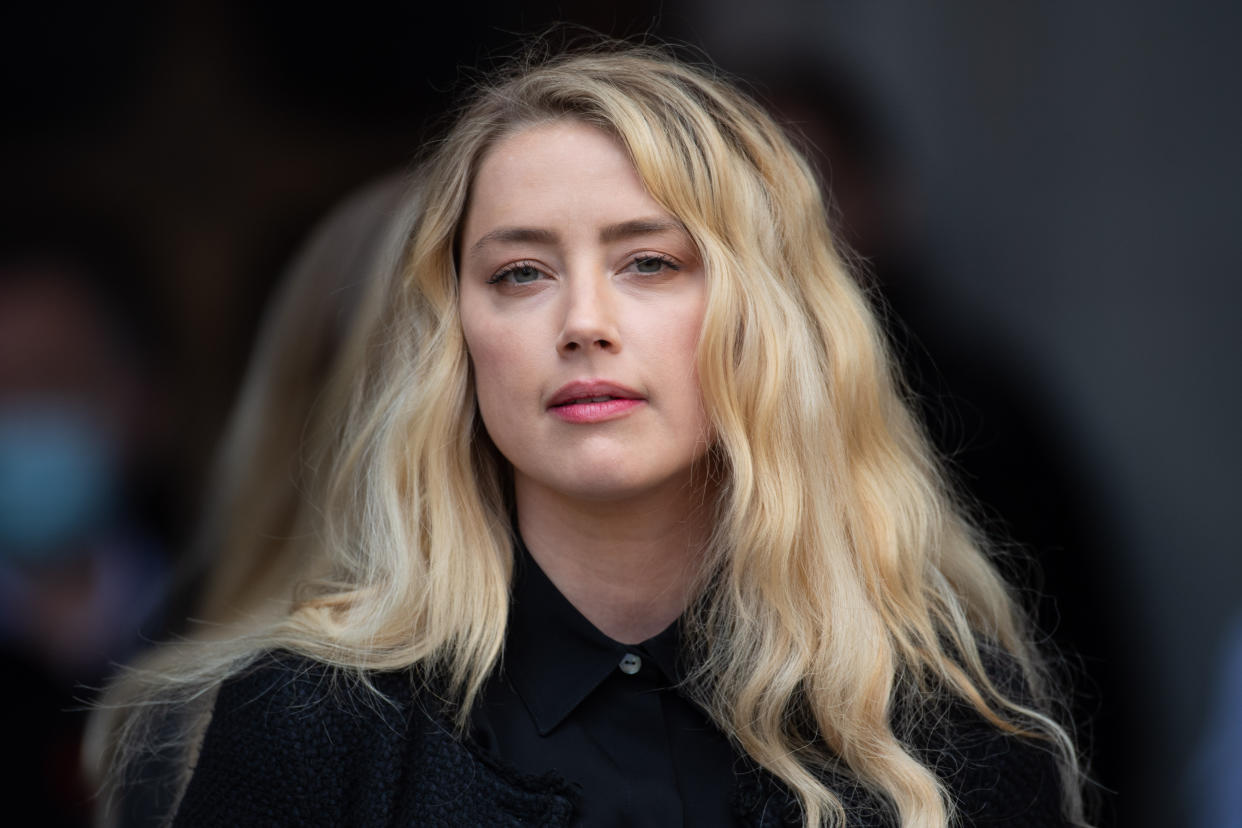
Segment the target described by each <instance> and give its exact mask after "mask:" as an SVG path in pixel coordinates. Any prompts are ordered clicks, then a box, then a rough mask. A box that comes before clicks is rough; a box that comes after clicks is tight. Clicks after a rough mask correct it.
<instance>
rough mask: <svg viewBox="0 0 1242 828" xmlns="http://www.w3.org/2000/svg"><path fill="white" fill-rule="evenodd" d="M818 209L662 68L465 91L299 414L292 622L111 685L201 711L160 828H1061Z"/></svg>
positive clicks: (718, 88) (1060, 734)
mask: <svg viewBox="0 0 1242 828" xmlns="http://www.w3.org/2000/svg"><path fill="white" fill-rule="evenodd" d="M814 181H815V179H814V177H813V175H812V173H811V171H810V170H809V169H808V167H807V165H806V164H805V162H804V161H803V160H802V159H801V157H800V156H799V155H798V154H797V153H796V152H795V151H794V150H793V149H792V148H791V146H790V143H789V141H788V140H787V139H786V137H785V136H784V135H783V134H782V133H781V131H780V129H779V128H778V127H777V126H776V125H774V124H773V123H772V121H771V120H770V119H769V118H768V117H767V116H766V115H765V114H764V113H763V112H762V111H761V110H760V109H759V108H758V107H756V106H755V105H754V104H753V103H751V102H750V101H749V100H748V99H746V98H745V97H744V96H742V95H741V94H739V93H738V92H736V91H735V90H733V89H731V88H730V87H728V86H727V85H725V84H723V83H721V82H720V81H718V80H716V79H715V78H713V77H712V76H711V75H710V74H708V73H706V72H704V71H702V70H699V69H695V68H692V67H688V66H685V65H682V64H680V63H678V62H676V61H674V60H672V59H670V58H669V57H668V56H666V55H664V54H662V53H659V52H653V51H646V50H639V49H631V48H628V47H615V48H613V47H610V48H605V49H601V50H597V51H594V52H590V53H582V54H577V55H570V56H563V57H559V58H554V59H551V60H546V61H543V62H540V63H537V64H535V65H528V66H524V67H520V68H518V69H515V70H514V71H513V72H512V73H510V74H509V75H507V76H506V77H504V78H502V79H501V80H500V81H498V82H497V83H496V84H495V85H492V86H489V87H487V88H484V89H482V90H481V91H480V93H479V94H478V96H477V98H476V99H475V100H474V102H473V103H472V104H470V105H469V106H468V107H467V108H466V109H465V110H464V111H463V113H462V114H461V116H460V117H459V119H458V121H457V123H456V125H455V126H454V127H453V128H452V130H451V131H450V132H449V134H448V135H447V137H446V138H445V139H444V140H443V141H442V142H440V143H439V144H437V145H436V146H435V148H434V151H433V152H432V154H431V157H430V158H429V159H428V160H427V161H426V163H425V164H424V165H423V167H422V172H421V175H420V181H419V185H418V189H419V191H420V192H422V193H424V194H425V195H424V200H423V204H422V209H423V213H422V217H421V220H420V221H419V222H418V224H417V227H416V228H415V230H414V232H413V233H412V237H411V239H410V241H409V243H408V246H407V249H406V252H405V255H404V258H403V261H402V265H401V267H400V270H399V272H398V273H397V274H396V278H394V279H392V280H391V281H390V283H388V284H387V291H388V294H387V296H385V297H384V301H383V303H382V304H381V305H380V308H381V310H380V311H379V312H378V313H377V314H376V315H375V317H374V321H373V323H372V324H370V325H368V326H365V330H363V331H361V332H360V333H359V336H360V337H362V339H361V340H360V341H359V344H358V345H357V347H352V348H349V349H347V351H346V354H347V355H348V354H353V356H352V357H349V358H345V359H343V360H342V363H343V364H342V366H341V368H340V370H339V371H338V372H337V376H336V379H335V381H334V385H333V387H332V389H331V390H330V391H329V393H328V394H327V395H326V397H325V401H324V403H323V407H322V413H323V414H324V417H323V419H322V422H321V423H320V425H319V427H318V429H317V431H316V435H317V436H316V442H317V445H318V446H319V447H320V456H319V457H318V458H317V460H316V461H315V464H314V468H315V469H316V470H317V473H318V483H317V488H316V489H315V490H314V491H315V492H316V494H315V497H314V500H313V501H312V502H311V508H312V509H313V510H314V514H315V515H316V516H317V518H318V521H317V523H316V525H315V527H314V530H315V531H314V533H313V534H308V535H307V544H308V545H309V547H310V553H311V554H309V555H308V558H309V559H311V560H312V561H313V563H312V564H311V566H310V568H311V571H310V572H309V573H308V575H307V579H306V581H305V584H304V586H303V587H302V589H301V590H300V592H299V595H298V597H297V600H296V601H295V602H294V605H293V608H292V610H291V611H290V612H289V613H288V615H287V617H284V618H282V619H281V620H279V621H278V622H277V623H275V624H274V625H272V626H270V627H268V628H265V629H264V630H263V631H262V632H260V633H254V634H251V635H249V636H245V637H243V638H241V639H240V640H238V641H237V642H235V643H234V644H233V645H231V646H229V647H225V646H224V645H221V644H219V643H217V644H215V645H212V647H211V649H209V650H208V651H207V652H206V653H203V652H199V651H193V652H190V653H187V654H185V655H184V656H183V657H182V658H181V661H180V666H179V667H178V668H177V669H176V670H165V671H162V673H161V674H160V675H158V676H156V677H155V678H152V679H149V680H147V682H146V684H145V688H146V689H144V684H143V679H142V678H141V677H139V676H135V677H133V678H130V679H128V680H127V681H128V682H129V683H128V686H127V689H128V692H129V693H130V694H136V695H137V697H138V699H140V700H147V701H150V700H152V699H154V700H156V701H158V702H161V704H155V705H152V704H148V705H146V708H145V709H146V710H148V711H153V710H154V711H158V710H160V709H169V707H170V706H169V701H170V700H172V701H178V702H182V703H183V704H180V705H178V706H176V707H175V708H174V709H176V710H177V711H178V713H177V715H176V716H175V717H174V719H175V720H176V721H184V720H186V719H187V718H188V719H189V720H190V721H192V722H199V723H202V722H205V721H206V720H207V718H208V717H207V716H206V715H205V714H204V715H202V716H199V717H197V718H195V717H193V716H187V714H186V712H185V711H186V710H188V709H190V708H188V707H187V706H186V704H185V703H188V702H190V701H192V700H204V704H205V702H206V701H208V700H210V699H211V698H212V693H208V692H205V691H209V690H210V691H215V690H216V689H217V688H218V692H216V693H215V694H214V711H213V712H212V713H211V715H210V723H209V724H208V725H207V726H206V730H205V734H204V735H203V736H202V738H201V741H200V740H199V739H197V738H191V737H188V736H185V735H182V736H180V737H178V738H176V739H173V743H174V744H177V745H186V744H191V745H192V746H193V752H194V753H195V754H196V755H195V756H194V760H193V762H192V763H191V762H189V761H187V762H186V763H185V766H186V768H187V769H189V768H190V765H191V764H192V765H193V768H192V772H191V773H190V775H189V781H188V784H187V785H185V787H184V795H183V796H182V797H181V799H180V802H179V806H178V807H177V809H176V817H175V824H178V825H209V824H228V825H237V824H250V823H258V822H262V823H264V824H271V823H273V822H275V823H280V824H283V823H289V824H299V825H300V824H331V825H339V824H381V823H383V824H387V823H389V822H402V823H405V824H411V823H412V824H472V825H473V824H480V825H482V824H488V825H490V824H532V823H533V824H554V825H569V824H584V825H603V824H683V822H684V823H685V824H690V825H721V824H738V825H777V824H785V823H790V824H801V825H809V826H818V825H851V826H852V825H870V824H875V825H889V824H900V825H903V826H941V825H946V824H948V823H949V822H951V821H955V822H958V823H962V824H1004V825H1011V826H1016V825H1041V826H1042V825H1056V824H1065V823H1069V822H1080V821H1081V814H1080V811H1081V808H1080V806H1079V805H1078V797H1077V791H1078V788H1079V780H1078V777H1077V770H1076V765H1075V760H1074V752H1073V747H1072V744H1071V742H1070V740H1069V737H1068V736H1067V734H1066V732H1065V730H1064V729H1063V728H1062V727H1060V726H1059V725H1058V724H1057V723H1056V722H1055V721H1054V720H1053V719H1052V718H1051V717H1050V716H1049V715H1048V713H1047V712H1046V711H1047V704H1046V702H1045V701H1044V699H1043V696H1042V695H1041V688H1042V685H1041V682H1040V680H1039V671H1038V665H1037V662H1036V659H1035V655H1034V653H1033V652H1032V648H1031V646H1030V643H1029V642H1030V639H1029V637H1028V633H1027V632H1026V631H1025V630H1024V628H1023V625H1022V623H1021V615H1020V613H1019V611H1018V609H1017V607H1016V605H1015V603H1014V601H1013V600H1012V598H1011V597H1010V594H1009V592H1008V591H1007V589H1006V587H1005V585H1004V583H1003V582H1002V580H1001V579H1000V577H999V576H998V575H997V573H996V572H995V570H994V569H993V567H992V566H991V565H990V564H989V562H988V559H987V558H986V556H985V555H984V554H983V553H982V552H981V550H980V543H979V540H978V539H977V538H976V537H975V535H974V533H973V532H972V531H971V528H970V526H969V524H968V523H967V521H966V520H965V519H964V518H963V516H962V515H961V513H960V511H959V510H958V509H957V508H955V506H954V504H953V502H952V500H951V498H950V496H949V495H948V493H947V492H946V489H945V486H944V484H943V482H942V480H941V478H940V476H939V472H938V468H937V464H936V462H935V461H934V459H933V457H932V456H931V454H930V452H929V450H928V449H927V447H926V444H925V442H924V439H923V437H922V435H921V433H920V430H919V428H918V426H917V424H916V423H915V422H914V421H913V419H912V417H911V415H910V413H909V410H908V408H907V406H906V404H905V403H904V402H903V400H902V398H901V394H900V390H899V386H898V383H897V381H896V380H895V378H894V377H893V376H892V375H891V371H890V367H889V361H888V357H887V355H886V354H885V349H884V344H883V339H882V336H881V334H880V332H879V330H878V328H877V325H876V322H875V319H874V316H873V314H872V312H871V310H870V308H869V307H868V304H867V301H866V298H865V297H864V296H863V295H862V293H861V291H860V290H859V289H858V287H857V285H856V284H855V283H854V282H853V281H852V280H851V278H850V276H849V274H848V273H847V272H846V269H845V268H844V266H843V265H842V262H841V259H840V257H839V255H838V254H837V253H836V252H835V251H834V247H833V243H832V239H831V236H830V233H829V230H828V227H827V221H826V218H825V211H824V206H823V203H822V199H821V196H820V193H819V192H818V190H817V188H816V186H815V183H814ZM123 689H126V686H125V685H123ZM168 729H169V725H168V724H167V722H166V720H163V719H161V718H160V717H159V716H158V715H156V714H155V713H152V712H147V713H146V714H144V715H141V716H135V717H131V718H130V719H129V722H128V726H127V728H126V729H125V730H123V731H122V732H121V733H120V734H119V736H118V740H117V745H118V746H119V747H120V749H121V750H122V751H130V750H132V749H133V748H134V746H139V747H141V746H142V745H143V744H144V743H150V742H151V741H159V740H156V739H155V738H154V737H152V736H151V735H150V734H152V733H156V734H159V735H160V736H161V737H163V736H165V735H166V732H167V731H168ZM178 730H179V731H189V732H191V733H193V732H195V731H194V730H193V728H178ZM126 755H128V754H127V753H125V752H122V753H121V754H120V755H119V756H118V757H117V759H116V762H117V763H118V764H120V765H122V766H124V765H125V757H126ZM131 764H132V763H131Z"/></svg>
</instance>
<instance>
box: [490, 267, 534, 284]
mask: <svg viewBox="0 0 1242 828" xmlns="http://www.w3.org/2000/svg"><path fill="white" fill-rule="evenodd" d="M542 276H543V272H542V271H540V270H539V268H537V267H535V266H534V265H528V264H517V265H513V266H512V267H506V268H505V269H504V270H502V271H500V272H499V273H497V274H496V275H495V276H493V277H492V278H490V279H488V280H487V283H488V284H489V285H494V284H497V283H498V282H505V281H508V282H512V283H513V284H515V285H525V284H529V283H531V282H535V281H538V280H539V279H540V277H542Z"/></svg>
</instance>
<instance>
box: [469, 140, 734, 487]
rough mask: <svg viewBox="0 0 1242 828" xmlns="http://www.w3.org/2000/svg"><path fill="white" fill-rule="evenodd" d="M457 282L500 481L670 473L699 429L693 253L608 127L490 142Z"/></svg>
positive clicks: (679, 471) (698, 286) (668, 483)
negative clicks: (508, 469) (509, 473)
mask: <svg viewBox="0 0 1242 828" xmlns="http://www.w3.org/2000/svg"><path fill="white" fill-rule="evenodd" d="M460 280H461V289H460V297H461V299H460V301H461V320H462V327H463V330H464V333H465V338H466V344H467V347H468V348H469V351H470V358H471V361H472V364H473V367H474V377H475V391H476V393H477V395H478V400H479V410H480V412H481V414H482V417H483V422H484V424H485V425H486V427H487V432H488V434H489V435H490V436H491V438H492V441H493V442H494V443H495V444H496V446H497V448H499V449H500V451H501V453H502V454H504V456H505V457H506V458H508V460H509V462H510V463H512V464H513V468H514V480H515V485H516V486H518V487H537V488H540V489H543V490H545V493H546V494H551V495H554V496H560V497H568V498H571V499H578V500H596V501H599V500H623V499H627V498H634V497H639V496H643V495H652V494H656V495H659V494H661V493H663V492H668V493H672V492H674V491H675V490H676V489H679V488H681V487H683V486H685V484H686V483H687V481H688V478H689V473H690V469H691V466H692V464H693V463H694V462H695V461H696V460H698V459H699V458H700V457H701V456H702V455H703V454H704V452H705V451H706V449H707V446H708V441H709V437H708V435H709V434H710V426H709V424H708V420H707V417H706V414H705V413H704V410H703V405H702V399H701V396H700V392H699V382H698V375H697V372H696V370H695V349H696V345H697V343H698V337H699V328H700V326H701V324H702V321H703V310H704V305H705V302H706V288H705V285H704V278H703V267H702V264H701V262H700V260H699V257H698V252H697V250H696V248H695V245H694V243H693V242H692V241H691V239H690V237H689V235H687V233H686V231H685V230H684V229H683V228H682V226H681V223H680V222H679V221H678V220H677V219H676V218H674V217H673V216H672V215H670V214H669V213H668V212H666V211H665V210H664V209H663V208H661V207H660V205H659V204H657V203H656V202H655V200H654V199H652V198H651V196H650V195H648V193H647V191H646V189H645V188H644V187H643V184H642V181H641V180H640V179H639V176H638V172H637V171H636V170H635V169H634V166H633V164H632V163H631V162H630V159H629V157H628V155H627V154H626V153H625V151H624V150H623V149H622V147H621V145H620V144H619V143H618V142H617V141H616V140H615V139H614V138H612V137H611V136H610V135H608V134H607V133H605V132H603V131H601V130H599V129H597V128H595V127H591V126H587V125H585V124H582V123H580V122H575V121H570V120H564V121H556V122H552V123H546V124H540V125H537V126H532V127H528V128H526V129H524V130H522V131H520V132H517V133H515V134H513V135H510V136H508V137H507V138H505V139H504V140H502V141H500V142H499V143H497V144H496V145H495V146H494V147H493V148H492V149H491V150H490V151H489V152H488V154H487V155H485V156H484V158H483V161H482V163H481V165H480V167H479V171H478V175H477V177H476V178H475V180H474V183H473V186H472V188H471V193H470V207H469V210H468V211H467V213H466V216H465V221H464V226H463V230H462V234H461V255H460ZM528 490H529V489H528Z"/></svg>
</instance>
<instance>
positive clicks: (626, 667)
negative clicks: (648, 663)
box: [620, 653, 643, 676]
mask: <svg viewBox="0 0 1242 828" xmlns="http://www.w3.org/2000/svg"><path fill="white" fill-rule="evenodd" d="M620 667H621V672H623V673H625V674H626V675H627V676H632V675H634V674H635V673H637V672H638V671H639V670H641V669H642V668H643V660H642V659H641V658H639V657H638V656H636V655H634V654H633V653H626V654H625V656H624V657H623V658H622V659H621V664H620Z"/></svg>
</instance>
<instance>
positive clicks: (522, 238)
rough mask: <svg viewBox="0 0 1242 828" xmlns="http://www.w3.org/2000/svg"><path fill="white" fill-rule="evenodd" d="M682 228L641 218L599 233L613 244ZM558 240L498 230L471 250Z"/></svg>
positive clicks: (534, 232)
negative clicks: (500, 244) (495, 244)
mask: <svg viewBox="0 0 1242 828" xmlns="http://www.w3.org/2000/svg"><path fill="white" fill-rule="evenodd" d="M682 229H683V228H682V226H681V223H680V222H677V221H673V220H671V219H664V218H641V219H633V220H631V221H623V222H621V223H620V224H610V225H608V226H607V227H605V228H603V229H602V230H600V232H599V239H600V241H601V242H604V243H610V242H616V241H621V240H623V239H629V238H633V237H635V236H646V235H653V234H656V233H667V232H670V231H677V232H681V231H682ZM559 240H560V236H559V235H558V234H557V233H555V232H553V231H551V230H545V229H543V228H539V227H498V228H497V229H495V230H492V231H491V232H489V233H485V234H484V235H483V237H482V238H480V239H479V240H478V241H477V242H475V243H474V244H473V245H471V246H470V250H471V252H476V253H477V252H478V251H479V250H480V249H482V248H484V247H486V246H487V245H489V244H492V243H494V242H509V243H519V244H520V243H523V242H525V243H530V244H556V243H557V242H558V241H559Z"/></svg>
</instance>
